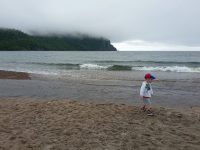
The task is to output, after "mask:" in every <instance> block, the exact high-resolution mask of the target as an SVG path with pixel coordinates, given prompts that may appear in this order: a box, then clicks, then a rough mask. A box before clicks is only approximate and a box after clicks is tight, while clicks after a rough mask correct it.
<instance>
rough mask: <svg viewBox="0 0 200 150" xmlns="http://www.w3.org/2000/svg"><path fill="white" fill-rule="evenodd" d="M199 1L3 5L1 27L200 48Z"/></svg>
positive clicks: (34, 0)
mask: <svg viewBox="0 0 200 150" xmlns="http://www.w3.org/2000/svg"><path fill="white" fill-rule="evenodd" d="M199 6H200V1H199V0H175V1H174V0H167V1H162V0H73V1H71V0H70V1H69V0H0V27H1V28H15V29H19V30H22V31H24V32H27V33H29V34H77V33H78V34H79V33H81V34H89V35H92V36H101V37H106V38H108V39H110V40H111V42H113V43H119V42H123V41H130V40H133V41H134V40H136V41H137V40H142V41H148V42H158V43H159V42H160V43H166V44H173V45H176V44H177V45H185V46H200V28H199V27H200V19H199V18H200V16H199V15H200V9H199Z"/></svg>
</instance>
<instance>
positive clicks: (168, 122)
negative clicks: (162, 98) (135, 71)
mask: <svg viewBox="0 0 200 150" xmlns="http://www.w3.org/2000/svg"><path fill="white" fill-rule="evenodd" d="M197 110H199V108H198V109H197V108H195V111H192V110H189V111H187V113H186V111H180V110H176V109H166V108H163V107H158V108H156V109H155V116H154V117H150V116H147V115H146V113H144V112H141V111H140V109H139V108H138V107H136V106H130V105H120V104H118V105H116V104H113V103H106V104H99V103H91V102H90V103H89V102H82V103H80V102H76V101H69V100H68V101H66V100H62V101H61V100H55V101H53V100H51V101H42V100H40V101H35V100H31V99H27V98H17V99H16V98H15V99H13V98H12V99H1V100H0V149H15V150H22V149H43V150H50V149H52V150H53V149H59V150H62V149H63V150H66V149H68V150H94V149H95V150H133V149H139V150H140V149H141V150H145V149H153V150H160V149H165V150H177V149H181V150H182V149H184V150H188V149H192V150H199V145H200V117H199V113H198V111H197Z"/></svg>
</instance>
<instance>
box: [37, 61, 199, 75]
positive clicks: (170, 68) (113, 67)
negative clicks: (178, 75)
mask: <svg viewBox="0 0 200 150" xmlns="http://www.w3.org/2000/svg"><path fill="white" fill-rule="evenodd" d="M190 63H198V62H190ZM34 64H36V65H45V66H54V67H55V68H56V69H61V70H84V69H85V70H108V71H134V70H135V71H163V72H197V73H199V72H200V67H199V65H197V66H183V64H181V65H179V64H178V65H172V64H170V65H167V64H165V65H161V66H160V65H157V66H156V64H153V65H154V66H150V64H148V65H147V66H145V64H144V65H143V64H142V65H141V64H135V65H134V64H130V65H126V64H117V63H116V64H109V63H107V64H103V63H100V64H97V63H83V64H73V63H34Z"/></svg>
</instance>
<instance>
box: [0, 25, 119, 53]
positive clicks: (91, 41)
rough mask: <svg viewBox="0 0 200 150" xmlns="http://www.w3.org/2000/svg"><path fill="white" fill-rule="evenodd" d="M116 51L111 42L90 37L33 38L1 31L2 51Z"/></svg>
mask: <svg viewBox="0 0 200 150" xmlns="http://www.w3.org/2000/svg"><path fill="white" fill-rule="evenodd" d="M3 50H6V51H20V50H24V51H32V50H34V51H37V50H38V51H39V50H44V51H116V48H115V47H113V46H112V45H111V43H110V41H109V40H107V39H104V38H94V37H89V36H81V37H73V36H31V35H28V34H26V33H23V32H21V31H18V30H14V29H0V51H3Z"/></svg>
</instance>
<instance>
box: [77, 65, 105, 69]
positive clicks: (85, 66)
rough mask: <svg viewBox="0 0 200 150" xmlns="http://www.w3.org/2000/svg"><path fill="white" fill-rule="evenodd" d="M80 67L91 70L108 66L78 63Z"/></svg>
mask: <svg viewBox="0 0 200 150" xmlns="http://www.w3.org/2000/svg"><path fill="white" fill-rule="evenodd" d="M80 68H81V69H92V70H104V69H107V68H108V66H100V65H97V64H82V65H80Z"/></svg>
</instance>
